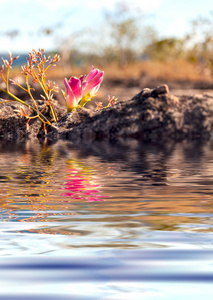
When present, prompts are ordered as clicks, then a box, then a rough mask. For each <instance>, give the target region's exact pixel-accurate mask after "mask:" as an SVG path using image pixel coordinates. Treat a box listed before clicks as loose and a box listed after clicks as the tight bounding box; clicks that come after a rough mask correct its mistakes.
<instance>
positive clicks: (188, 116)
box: [0, 85, 213, 142]
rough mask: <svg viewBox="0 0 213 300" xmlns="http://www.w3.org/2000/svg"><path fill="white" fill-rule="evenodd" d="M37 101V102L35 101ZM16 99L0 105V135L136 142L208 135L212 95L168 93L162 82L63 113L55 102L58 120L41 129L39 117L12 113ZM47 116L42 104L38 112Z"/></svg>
mask: <svg viewBox="0 0 213 300" xmlns="http://www.w3.org/2000/svg"><path fill="white" fill-rule="evenodd" d="M38 103H39V105H40V107H42V105H43V103H42V101H41V100H39V102H38ZM19 108H20V104H19V103H16V102H12V103H7V104H0V139H3V140H24V139H29V138H32V137H33V138H35V137H39V138H47V139H49V140H52V141H57V140H58V139H65V140H70V141H73V142H75V141H80V140H84V141H90V142H91V141H97V140H99V141H100V140H104V141H116V140H119V139H122V140H123V139H130V138H131V139H137V140H140V141H145V142H146V141H151V142H152V141H154V142H158V141H166V140H175V141H179V140H184V139H187V140H195V139H205V140H207V139H209V138H211V136H212V132H213V130H212V129H213V96H210V95H208V94H204V95H192V96H188V95H187V96H180V97H177V96H173V95H171V94H170V93H169V88H168V86H167V85H161V86H159V87H157V88H155V89H148V88H145V89H143V90H142V91H141V92H140V93H139V94H137V95H135V96H134V97H133V98H132V99H130V100H127V101H121V102H118V103H117V104H116V105H114V106H112V107H109V108H106V109H103V110H101V111H94V110H91V109H87V108H81V109H78V110H75V111H74V112H73V113H69V114H67V113H66V108H65V107H62V106H61V105H59V104H57V103H56V104H55V106H54V108H55V110H56V112H57V114H58V117H59V120H58V121H57V122H55V123H54V127H52V126H47V128H46V129H47V132H46V134H45V133H44V130H43V125H42V123H41V122H40V120H38V119H37V118H36V119H32V120H30V123H29V126H28V127H27V126H26V122H27V121H26V118H25V117H21V116H19V115H18V114H17V112H16V110H18V109H19ZM44 114H45V115H46V116H48V115H49V111H48V109H46V110H45V111H44Z"/></svg>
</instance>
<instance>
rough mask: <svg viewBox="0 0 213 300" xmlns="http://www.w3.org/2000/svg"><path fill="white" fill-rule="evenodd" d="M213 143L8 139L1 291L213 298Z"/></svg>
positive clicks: (0, 182)
mask: <svg viewBox="0 0 213 300" xmlns="http://www.w3.org/2000/svg"><path fill="white" fill-rule="evenodd" d="M212 149H213V143H211V142H206V143H201V142H190V143H187V142H184V143H177V144H166V145H144V144H139V143H137V142H135V141H129V142H125V144H124V143H122V142H121V143H120V144H119V145H109V144H105V143H93V144H92V145H87V144H81V145H80V146H74V145H72V144H71V143H69V142H62V141H60V142H58V143H57V144H53V145H48V143H45V142H44V143H43V144H41V143H39V142H38V141H33V142H27V143H26V144H24V143H22V144H4V143H1V144H0V166H1V167H0V210H1V214H0V254H1V256H0V296H1V297H0V298H1V299H122V300H123V299H193V300H194V299H201V298H204V299H212V297H213V151H212Z"/></svg>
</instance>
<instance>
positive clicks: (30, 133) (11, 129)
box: [0, 100, 66, 140]
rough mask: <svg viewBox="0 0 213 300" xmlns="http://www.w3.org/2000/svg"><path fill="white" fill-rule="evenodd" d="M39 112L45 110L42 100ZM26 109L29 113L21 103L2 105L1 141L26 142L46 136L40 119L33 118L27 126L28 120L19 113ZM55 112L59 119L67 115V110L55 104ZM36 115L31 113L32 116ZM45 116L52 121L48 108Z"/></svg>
mask: <svg viewBox="0 0 213 300" xmlns="http://www.w3.org/2000/svg"><path fill="white" fill-rule="evenodd" d="M26 102H27V101H26ZM37 105H38V108H39V111H41V110H42V108H44V102H43V101H42V100H38V101H37ZM21 108H24V109H25V111H26V112H27V111H28V108H27V107H24V106H23V105H22V104H20V103H19V102H8V103H4V104H0V139H4V140H17V139H18V140H24V139H26V138H34V137H37V136H38V135H41V136H44V126H43V123H42V122H41V121H40V120H39V119H38V118H33V119H31V120H30V121H29V126H27V119H26V118H25V117H23V116H20V115H18V111H19V110H20V109H21ZM54 110H55V112H56V114H57V116H58V117H59V118H61V117H62V116H64V115H65V114H66V109H65V108H64V107H61V106H60V105H58V104H57V102H55V104H54ZM33 115H35V113H30V116H33ZM43 115H45V117H46V118H47V119H48V120H50V119H51V115H50V109H49V107H46V108H45V109H44V111H43Z"/></svg>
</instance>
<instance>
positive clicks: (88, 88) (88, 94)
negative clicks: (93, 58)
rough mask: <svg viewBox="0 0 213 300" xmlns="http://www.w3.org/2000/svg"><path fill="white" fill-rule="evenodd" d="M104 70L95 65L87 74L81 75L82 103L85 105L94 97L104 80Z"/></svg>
mask: <svg viewBox="0 0 213 300" xmlns="http://www.w3.org/2000/svg"><path fill="white" fill-rule="evenodd" d="M103 76H104V72H103V71H100V70H99V69H95V68H94V67H93V68H92V70H91V71H90V72H89V74H88V75H87V76H86V78H85V76H82V77H80V80H81V83H82V90H83V91H82V100H81V103H80V105H81V106H82V105H84V104H85V103H86V102H87V101H89V100H91V98H92V97H94V96H95V94H96V93H97V91H98V89H99V87H100V85H101V82H102V80H103Z"/></svg>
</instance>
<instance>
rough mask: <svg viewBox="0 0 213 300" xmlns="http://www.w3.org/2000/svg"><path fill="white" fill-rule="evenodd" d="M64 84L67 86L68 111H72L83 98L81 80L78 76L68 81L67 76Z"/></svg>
mask: <svg viewBox="0 0 213 300" xmlns="http://www.w3.org/2000/svg"><path fill="white" fill-rule="evenodd" d="M64 84H65V87H66V105H67V112H71V111H73V109H74V108H75V107H76V106H77V105H78V103H79V101H80V100H81V98H82V86H81V80H80V79H79V78H77V77H71V78H70V80H69V81H68V80H67V78H65V80H64Z"/></svg>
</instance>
